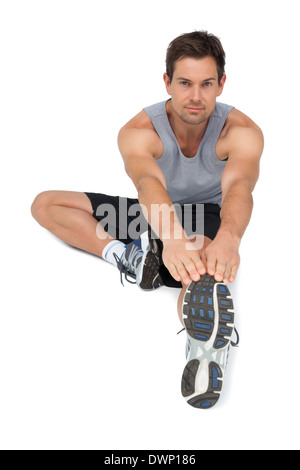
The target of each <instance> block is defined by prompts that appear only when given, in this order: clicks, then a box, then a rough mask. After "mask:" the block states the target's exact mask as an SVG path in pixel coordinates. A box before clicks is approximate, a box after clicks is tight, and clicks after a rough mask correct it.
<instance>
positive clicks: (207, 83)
mask: <svg viewBox="0 0 300 470" xmlns="http://www.w3.org/2000/svg"><path fill="white" fill-rule="evenodd" d="M203 85H204V86H205V87H210V86H212V83H211V82H205V83H203Z"/></svg>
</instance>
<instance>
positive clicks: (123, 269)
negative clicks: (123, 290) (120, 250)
mask: <svg viewBox="0 0 300 470" xmlns="http://www.w3.org/2000/svg"><path fill="white" fill-rule="evenodd" d="M113 255H114V258H115V260H116V263H117V268H118V270H119V271H120V281H121V284H122V286H123V287H125V286H124V283H123V274H124V275H125V280H126V281H127V282H129V284H136V281H130V280H129V279H128V277H131V278H132V279H135V278H136V277H135V274H132V273H131V272H130V271H128V269H127V268H126V266H124V264H123V263H122V261H121V260H120V258H119V257H118V255H116V253H113Z"/></svg>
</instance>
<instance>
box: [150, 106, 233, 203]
mask: <svg viewBox="0 0 300 470" xmlns="http://www.w3.org/2000/svg"><path fill="white" fill-rule="evenodd" d="M166 103H167V101H162V102H161V103H157V104H154V105H152V106H148V107H147V108H144V111H146V113H147V114H148V116H149V117H150V119H151V121H152V124H153V126H154V128H155V130H156V132H157V133H158V135H159V137H160V139H161V141H162V143H163V147H164V151H163V154H162V156H161V157H160V158H159V159H158V160H156V162H157V164H158V165H159V167H160V168H161V170H162V172H163V174H164V176H165V179H166V183H167V191H168V194H169V196H170V198H171V200H172V202H173V203H174V204H175V203H178V204H204V203H211V204H218V205H219V206H220V207H221V202H222V189H221V178H222V173H223V170H224V168H225V165H226V161H221V160H219V159H218V157H217V155H216V144H217V141H218V139H219V136H220V133H221V131H222V129H223V127H224V124H225V121H226V119H227V117H228V114H229V113H230V111H231V110H232V108H233V106H229V105H227V104H223V103H217V104H216V107H215V109H214V111H213V113H212V115H211V116H210V118H209V123H208V126H207V129H206V132H205V135H204V137H203V139H202V141H201V143H200V146H199V148H198V151H197V153H196V155H195V156H194V157H193V158H187V157H185V156H184V155H183V153H182V152H181V149H180V147H179V144H178V142H177V139H176V137H175V134H174V132H173V130H172V128H171V125H170V122H169V119H168V116H167V111H166Z"/></svg>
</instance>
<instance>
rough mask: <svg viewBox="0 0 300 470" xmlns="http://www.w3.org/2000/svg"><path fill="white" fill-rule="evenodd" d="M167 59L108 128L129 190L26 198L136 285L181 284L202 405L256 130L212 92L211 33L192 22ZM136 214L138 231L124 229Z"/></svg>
mask: <svg viewBox="0 0 300 470" xmlns="http://www.w3.org/2000/svg"><path fill="white" fill-rule="evenodd" d="M166 66H167V69H166V73H165V74H164V82H165V85H166V90H167V92H168V94H169V95H170V96H171V99H170V100H168V101H164V102H161V103H158V104H156V105H153V106H150V107H148V108H145V109H144V110H143V111H141V112H140V113H139V114H138V115H136V116H135V117H134V118H133V119H132V120H131V121H129V122H128V123H127V124H126V125H125V126H124V127H123V128H122V129H121V131H120V133H119V140H118V142H119V148H120V152H121V154H122V157H123V160H124V164H125V169H126V172H127V174H128V175H129V177H130V178H131V180H132V181H133V183H134V184H135V187H136V189H137V195H138V199H126V198H118V197H112V196H107V195H104V194H95V193H76V192H63V191H47V192H44V193H41V194H39V195H38V196H37V198H36V199H35V201H34V203H33V205H32V214H33V216H34V217H35V218H36V220H37V221H38V222H39V223H40V224H41V225H42V226H44V227H45V228H47V229H48V230H50V231H51V232H52V233H54V234H55V235H56V236H57V237H59V238H60V239H62V240H64V241H65V242H66V243H68V244H70V245H73V246H75V247H78V248H80V249H83V250H85V251H87V252H90V253H94V254H96V255H98V256H102V257H103V258H104V259H106V260H107V261H109V262H111V263H112V264H115V265H116V266H117V267H118V268H119V269H120V271H121V273H122V272H124V273H125V276H126V277H127V278H128V276H129V277H134V278H135V279H136V282H137V284H138V285H139V286H140V287H141V288H143V289H155V288H156V287H159V286H161V285H167V286H170V287H179V288H181V292H180V295H179V299H178V313H179V316H180V320H181V322H182V323H183V324H184V326H185V328H186V330H187V338H188V344H187V365H186V367H185V370H184V372H183V378H182V394H183V396H184V397H185V398H186V400H187V401H188V403H189V404H191V405H192V406H194V407H197V408H202V409H205V408H210V407H212V406H214V405H215V403H216V402H217V401H218V399H219V396H220V391H221V388H222V381H223V376H224V371H225V367H226V361H227V356H228V350H229V347H230V344H231V338H232V334H233V329H234V312H233V303H232V299H231V296H230V293H229V290H228V287H227V284H228V283H230V282H233V281H234V280H235V277H236V274H237V270H238V267H239V245H240V242H241V238H242V236H243V233H244V231H245V229H246V227H247V225H248V223H249V220H250V217H251V212H252V206H253V201H252V191H253V189H254V187H255V184H256V182H257V179H258V175H259V161H260V157H261V154H262V150H263V135H262V132H261V130H260V129H259V128H258V126H257V125H256V124H255V123H254V122H253V121H252V120H251V119H250V118H249V117H247V116H245V115H244V114H243V113H241V112H240V111H238V110H237V109H234V108H233V107H232V106H228V105H225V104H221V103H217V101H216V99H217V97H219V96H220V95H221V94H222V91H223V88H224V85H225V81H226V75H225V72H224V67H225V53H224V50H223V47H222V45H221V43H220V41H219V39H218V38H217V37H215V36H214V35H212V34H208V33H207V32H203V31H202V32H193V33H190V34H184V35H182V36H180V37H178V38H176V39H175V40H174V41H172V42H171V44H170V45H169V48H168V51H167V58H166ZM138 204H139V205H138ZM199 207H201V208H202V217H204V226H203V227H202V229H200V230H199V227H198V232H197V231H196V235H195V233H194V232H193V230H192V233H188V231H187V229H186V227H185V222H186V221H187V220H188V219H189V221H192V224H194V225H195V224H197V222H199V219H200V218H201V212H199V211H198V210H197V209H198V208H199ZM110 208H113V211H112V212H110ZM187 208H188V209H189V212H188V215H187V214H186V209H187ZM134 209H135V210H134ZM137 209H139V211H140V212H138V210H137ZM141 212H143V215H144V217H145V219H144V222H143V218H142V217H141V216H140V213H141ZM109 213H110V215H107V214H109ZM111 214H112V215H111ZM137 214H139V216H138V217H137ZM199 214H200V215H199ZM137 219H138V222H139V224H140V225H141V227H140V231H139V232H137V231H136V232H135V231H134V230H132V224H133V226H134V227H135V228H137V224H136V222H137ZM99 221H100V222H101V223H98V222H99ZM129 228H131V230H129ZM126 229H127V230H126ZM151 229H152V230H151ZM144 232H145V233H144ZM109 233H110V235H109ZM141 233H144V235H142V236H141V237H139V234H141ZM148 233H149V234H150V235H149V237H148ZM145 234H146V236H145Z"/></svg>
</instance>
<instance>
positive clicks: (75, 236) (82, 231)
mask: <svg viewBox="0 0 300 470" xmlns="http://www.w3.org/2000/svg"><path fill="white" fill-rule="evenodd" d="M31 213H32V215H33V217H34V218H35V219H36V220H37V222H38V223H39V224H40V225H41V226H42V227H44V228H46V229H47V230H49V231H50V232H51V233H53V234H54V235H55V236H57V237H58V238H59V239H61V240H63V241H64V242H65V243H67V244H68V245H71V246H74V247H75V248H79V249H81V250H84V251H87V252H88V253H92V254H94V255H97V256H99V257H101V255H102V251H103V249H104V248H105V247H106V245H107V244H108V243H110V242H111V241H112V240H113V238H112V237H110V236H109V235H108V233H106V232H105V231H104V229H103V228H102V227H101V225H100V224H99V225H98V221H97V220H96V219H95V218H94V216H93V208H92V205H91V202H90V200H89V198H88V197H87V195H86V194H85V193H81V192H75V191H45V192H42V193H40V194H39V195H38V196H37V197H36V198H35V200H34V202H33V204H32V206H31ZM99 232H101V233H99ZM97 234H98V235H97ZM99 235H100V237H99Z"/></svg>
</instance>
